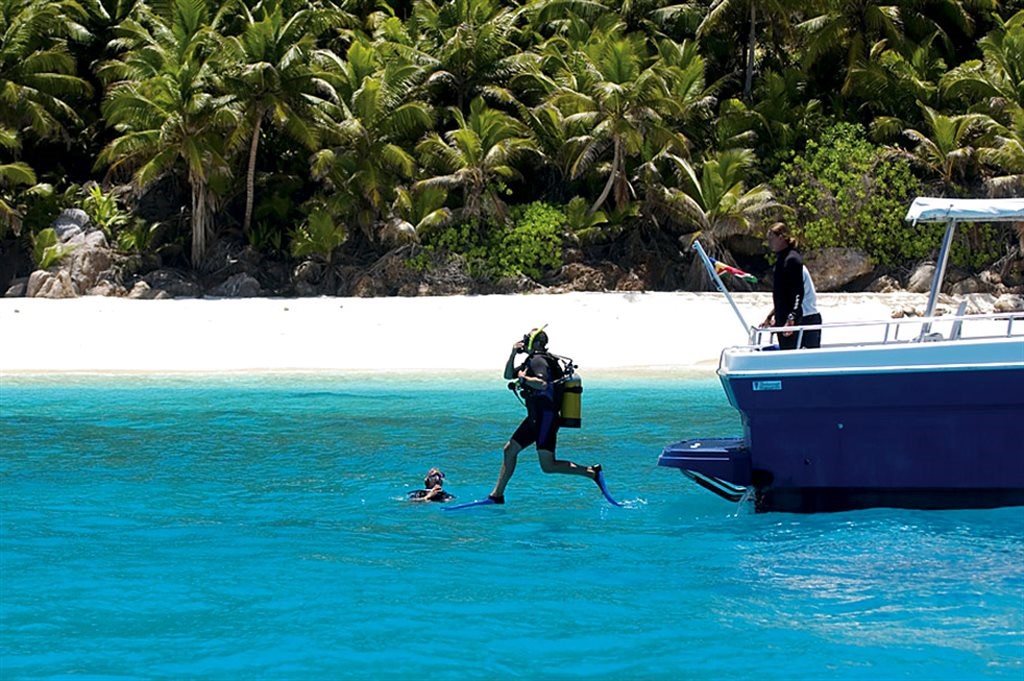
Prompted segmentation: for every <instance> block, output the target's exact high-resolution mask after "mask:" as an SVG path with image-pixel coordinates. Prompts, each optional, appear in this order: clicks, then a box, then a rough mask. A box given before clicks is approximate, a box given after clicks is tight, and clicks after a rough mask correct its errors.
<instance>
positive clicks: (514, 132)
mask: <svg viewBox="0 0 1024 681" xmlns="http://www.w3.org/2000/svg"><path fill="white" fill-rule="evenodd" d="M451 113H452V116H453V117H454V119H455V121H456V123H457V126H458V127H456V128H455V129H453V130H449V131H448V132H446V133H445V134H444V136H443V137H442V136H441V135H438V134H437V133H431V134H429V135H427V137H426V138H424V139H423V141H422V142H420V143H419V144H418V145H417V147H416V151H417V152H418V153H419V154H420V156H421V157H422V158H423V164H424V166H425V168H426V169H427V170H428V172H434V173H438V174H435V175H433V176H429V177H427V178H425V179H423V180H420V181H419V182H417V183H416V186H417V187H435V186H436V187H443V188H445V189H448V190H452V189H457V190H460V191H461V192H462V207H461V209H459V210H458V211H453V213H454V216H455V217H456V218H457V219H462V220H467V221H468V220H473V219H475V218H479V217H486V218H491V219H494V220H496V221H497V222H498V223H499V224H500V223H504V221H505V219H506V207H505V202H504V201H502V199H501V198H500V196H499V193H500V188H501V187H502V186H503V184H504V183H505V182H506V181H509V180H514V179H518V178H519V177H520V172H519V170H518V169H517V167H516V164H517V162H518V161H519V160H520V159H521V158H523V157H524V156H525V155H527V154H535V153H537V151H538V149H537V146H536V143H535V142H534V140H533V139H532V138H531V137H530V136H529V132H528V130H527V129H526V127H525V126H524V125H523V124H522V123H520V122H519V121H518V120H516V119H515V118H513V117H512V116H509V115H508V114H506V113H504V112H501V111H497V110H495V109H492V108H490V107H488V106H487V105H486V104H485V103H484V101H483V99H481V98H479V97H478V98H476V99H474V100H473V101H472V102H471V103H470V106H469V116H464V115H463V114H462V112H461V111H459V110H458V109H453V110H452V112H451Z"/></svg>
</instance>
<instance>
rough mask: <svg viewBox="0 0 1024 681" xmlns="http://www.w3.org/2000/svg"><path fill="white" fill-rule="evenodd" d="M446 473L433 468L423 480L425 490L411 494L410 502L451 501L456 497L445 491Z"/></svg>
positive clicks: (416, 490)
mask: <svg viewBox="0 0 1024 681" xmlns="http://www.w3.org/2000/svg"><path fill="white" fill-rule="evenodd" d="M443 488H444V473H442V472H441V471H440V469H437V468H431V469H430V470H429V471H427V475H426V477H425V478H423V489H414V490H413V491H411V492H409V501H439V502H442V503H443V502H445V501H451V500H452V499H454V498H455V496H454V495H452V494H448V492H445V491H444V489H443Z"/></svg>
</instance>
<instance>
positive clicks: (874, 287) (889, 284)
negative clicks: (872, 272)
mask: <svg viewBox="0 0 1024 681" xmlns="http://www.w3.org/2000/svg"><path fill="white" fill-rule="evenodd" d="M867 290H868V291H870V292H871V293H896V292H898V291H900V290H902V289H900V282H899V281H898V280H897V279H896V278H895V277H892V276H890V275H888V274H883V275H882V276H880V277H879V278H878V279H875V280H874V281H873V282H871V284H869V285H868V288H867Z"/></svg>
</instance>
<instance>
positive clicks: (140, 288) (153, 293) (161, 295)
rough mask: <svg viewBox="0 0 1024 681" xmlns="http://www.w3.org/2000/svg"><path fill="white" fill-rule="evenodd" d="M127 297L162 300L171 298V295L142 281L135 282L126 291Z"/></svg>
mask: <svg viewBox="0 0 1024 681" xmlns="http://www.w3.org/2000/svg"><path fill="white" fill-rule="evenodd" d="M127 297H128V298H132V299H133V300H162V299H166V298H171V297H172V296H171V295H170V294H169V293H167V291H164V290H161V289H155V288H153V287H151V286H150V285H149V284H147V283H146V282H144V281H139V282H136V283H135V286H133V287H132V290H131V291H129V292H128V296H127Z"/></svg>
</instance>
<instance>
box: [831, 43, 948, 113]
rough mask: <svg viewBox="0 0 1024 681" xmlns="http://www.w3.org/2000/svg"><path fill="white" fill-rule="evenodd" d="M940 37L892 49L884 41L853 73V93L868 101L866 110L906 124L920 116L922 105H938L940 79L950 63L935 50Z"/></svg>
mask: <svg viewBox="0 0 1024 681" xmlns="http://www.w3.org/2000/svg"><path fill="white" fill-rule="evenodd" d="M937 38H938V34H936V33H933V34H932V35H931V36H930V37H928V38H927V39H925V40H924V41H922V42H919V43H909V42H908V43H907V44H906V45H905V46H904V47H903V48H902V49H891V48H890V47H889V45H888V42H887V41H885V40H880V41H878V42H877V43H875V45H874V47H872V49H871V54H870V55H869V57H868V61H867V62H866V63H865V64H862V65H860V66H857V67H854V68H853V69H852V70H851V71H850V76H849V78H850V92H851V94H853V95H855V96H857V97H859V98H860V99H861V100H863V101H864V109H866V110H868V111H873V112H877V113H879V114H884V115H886V116H892V117H898V118H901V119H903V120H915V119H917V117H918V116H919V115H920V108H919V107H918V102H924V103H926V104H928V105H930V106H931V105H935V104H936V100H937V99H938V90H939V86H938V83H939V79H940V78H941V77H942V75H943V74H944V73H945V72H946V63H945V62H944V61H943V60H942V58H941V57H940V56H939V52H938V50H937V49H936V48H935V46H934V44H933V43H934V42H935V40H936V39H937Z"/></svg>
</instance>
